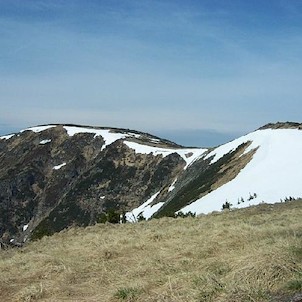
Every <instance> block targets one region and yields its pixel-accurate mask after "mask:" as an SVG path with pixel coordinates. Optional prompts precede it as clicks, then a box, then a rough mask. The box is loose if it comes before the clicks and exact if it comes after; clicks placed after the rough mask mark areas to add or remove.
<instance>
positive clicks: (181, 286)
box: [0, 201, 302, 302]
mask: <svg viewBox="0 0 302 302" xmlns="http://www.w3.org/2000/svg"><path fill="white" fill-rule="evenodd" d="M301 217H302V201H295V202H290V203H286V204H278V205H274V206H271V205H261V206H259V207H253V208H249V209H244V210H236V211H230V212H224V213H216V214H215V213H214V214H211V215H207V216H202V217H198V218H178V219H172V218H162V219H159V220H151V221H149V222H141V223H138V224H126V225H109V224H105V225H104V224H103V225H96V226H93V227H88V228H85V229H82V228H72V229H69V230H65V231H63V232H61V233H59V234H55V235H53V236H52V237H45V238H43V239H42V240H40V241H37V242H32V243H30V244H28V246H26V247H24V248H22V249H18V250H9V251H1V252H0V271H1V274H0V301H112V302H113V301H147V302H151V301H167V302H168V301H176V302H178V301H200V302H202V301H228V302H232V301H234V302H235V301H289V297H291V296H292V295H293V294H294V293H295V292H299V291H302V219H301Z"/></svg>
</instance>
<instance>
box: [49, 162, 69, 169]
mask: <svg viewBox="0 0 302 302" xmlns="http://www.w3.org/2000/svg"><path fill="white" fill-rule="evenodd" d="M64 166H66V163H63V164H60V165H58V166H54V167H53V168H52V169H53V170H59V169H61V168H62V167H64Z"/></svg>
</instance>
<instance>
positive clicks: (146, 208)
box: [126, 191, 164, 222]
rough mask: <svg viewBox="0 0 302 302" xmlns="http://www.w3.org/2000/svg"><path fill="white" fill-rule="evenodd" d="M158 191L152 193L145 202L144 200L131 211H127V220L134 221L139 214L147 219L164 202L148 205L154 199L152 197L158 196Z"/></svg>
mask: <svg viewBox="0 0 302 302" xmlns="http://www.w3.org/2000/svg"><path fill="white" fill-rule="evenodd" d="M159 193H160V191H158V192H157V193H155V194H154V195H152V196H151V197H150V198H149V199H148V200H147V201H146V202H144V203H143V204H142V205H140V206H139V207H138V208H135V209H133V210H132V211H131V212H127V213H126V219H127V221H129V222H136V221H137V218H138V216H139V215H143V216H144V217H145V218H146V219H149V218H150V217H151V216H152V215H153V214H154V213H155V212H157V211H158V210H159V208H160V207H161V206H162V205H163V204H164V203H163V202H159V203H157V204H155V205H153V206H150V204H151V203H152V202H153V201H154V199H155V198H156V197H157V196H158V194H159Z"/></svg>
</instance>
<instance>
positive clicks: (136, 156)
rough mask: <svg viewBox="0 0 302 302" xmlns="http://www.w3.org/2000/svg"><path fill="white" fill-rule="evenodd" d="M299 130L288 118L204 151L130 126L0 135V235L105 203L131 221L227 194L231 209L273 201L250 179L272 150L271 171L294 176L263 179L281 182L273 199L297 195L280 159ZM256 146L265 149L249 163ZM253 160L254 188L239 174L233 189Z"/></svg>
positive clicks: (194, 207)
mask: <svg viewBox="0 0 302 302" xmlns="http://www.w3.org/2000/svg"><path fill="white" fill-rule="evenodd" d="M301 128H302V127H301V124H299V123H291V122H285V123H280V122H278V123H275V124H267V125H265V126H263V127H260V128H259V129H258V130H256V131H254V132H252V133H250V134H247V135H245V136H242V137H240V138H238V139H235V140H233V141H231V142H229V143H227V144H223V145H221V146H218V147H216V148H211V149H205V148H187V147H183V146H179V145H178V144H175V143H173V142H170V141H168V140H165V139H161V138H158V137H156V136H153V135H150V134H148V133H143V132H139V131H135V130H129V129H122V128H110V127H109V128H108V127H94V126H88V127H87V126H79V125H73V124H66V125H65V124H50V125H40V126H36V127H30V128H27V129H25V130H23V131H20V132H19V133H15V134H11V135H7V136H1V137H0V180H1V181H0V192H1V193H0V237H1V238H2V240H12V239H13V240H16V241H19V242H24V241H26V240H28V239H29V238H40V237H42V236H43V235H51V234H52V233H54V232H58V231H60V230H62V229H64V228H66V227H69V226H71V225H82V226H86V225H91V224H94V223H96V222H99V221H102V217H103V216H104V215H105V214H108V212H110V211H117V212H119V213H125V214H126V217H127V218H128V220H132V221H133V220H134V221H135V220H136V219H137V218H138V216H139V215H143V216H146V217H145V218H151V217H162V216H173V215H174V214H175V213H176V212H178V211H184V212H188V211H191V212H196V213H197V214H199V213H207V212H211V211H215V210H220V209H221V207H222V204H223V203H225V202H226V201H228V202H229V203H232V204H233V206H236V207H246V206H248V205H249V204H257V203H261V202H262V201H263V200H262V198H265V197H266V198H268V197H269V198H268V199H269V200H265V201H269V202H273V200H271V199H272V198H270V197H271V196H270V195H269V194H268V193H267V192H266V191H265V190H264V189H263V188H262V187H261V186H260V184H261V181H257V179H260V178H261V177H259V175H258V176H257V173H259V167H262V166H265V165H267V163H268V162H269V159H270V158H271V159H272V161H273V162H272V163H271V164H270V165H269V166H268V167H267V170H268V171H271V172H272V171H273V172H274V173H275V174H277V173H276V171H277V170H278V169H283V170H284V171H287V173H289V174H293V177H292V176H288V179H290V180H291V179H292V180H291V181H292V182H294V183H293V184H290V182H288V183H287V187H285V186H283V185H282V183H281V184H279V183H278V182H280V181H282V182H285V180H284V178H282V177H277V176H278V175H277V176H269V177H272V179H274V181H275V182H276V183H275V184H270V183H269V182H265V181H264V183H265V186H267V187H268V188H269V187H272V190H275V191H278V190H277V189H274V188H275V187H276V186H277V187H279V191H278V194H277V193H276V194H275V195H273V196H274V201H275V202H276V201H279V200H280V198H281V199H284V198H286V196H289V195H286V194H290V196H293V197H294V198H296V197H299V196H301V195H302V194H300V191H299V188H297V183H296V180H295V179H294V177H295V176H296V178H297V179H298V180H299V179H302V175H300V172H299V171H298V170H299V169H297V171H294V170H292V169H287V168H286V167H287V165H288V163H289V164H290V165H293V163H295V158H296V161H297V162H299V158H301V156H300V154H302V136H301V134H302V132H300V130H299V129H301ZM280 139H281V141H280ZM282 140H285V141H284V142H285V143H286V144H287V146H283V145H282ZM280 146H281V147H282V148H281V147H280ZM290 147H291V148H290ZM278 148H281V149H282V150H283V151H282V152H283V153H284V158H283V159H282V157H283V154H282V152H281V153H280V152H279V151H278V152H279V153H278V152H277V151H276V150H278ZM287 149H293V150H294V151H292V152H290V151H289V150H287ZM300 150H301V153H299V152H300ZM277 153H278V154H277ZM261 154H266V155H267V157H266V158H264V159H265V160H264V159H263V160H262V161H261V160H260V161H259V160H258V163H257V165H258V166H257V165H256V166H257V167H258V168H257V167H256V168H255V167H254V168H253V165H254V162H255V158H256V160H257V158H259V156H260V155H261ZM274 154H277V155H274ZM286 154H289V156H286ZM278 162H279V166H280V167H279V166H278V167H279V168H278V169H275V168H274V165H275V163H278ZM281 163H283V164H282V165H283V166H282V165H281ZM251 167H252V168H253V169H254V170H253V169H252V170H251V171H252V175H253V176H252V177H251V176H249V177H250V178H249V182H250V181H251V182H252V183H254V184H258V187H257V186H252V187H251V186H250V185H249V184H248V182H247V181H246V182H243V181H242V180H241V186H242V187H244V189H237V188H236V186H234V183H235V184H236V182H240V179H242V175H244V173H245V171H247V169H251ZM257 169H258V170H257ZM286 169H287V170H286ZM301 170H302V169H301ZM260 171H261V170H260ZM261 173H263V172H261ZM260 176H261V174H260ZM291 177H292V178H291ZM251 179H252V180H251ZM228 187H230V189H227V188H228ZM240 190H241V191H240ZM282 190H284V192H283V193H284V194H283V195H282V196H281V195H280V194H281V193H282ZM237 191H238V194H237V193H236V194H237V195H236V194H233V193H234V192H237ZM239 192H240V193H239ZM254 194H256V196H255V195H254ZM251 196H252V197H253V198H251V199H249V198H250V197H251ZM276 196H277V197H278V198H276ZM240 198H243V199H245V201H246V202H245V203H244V202H241V199H240ZM248 199H249V200H248ZM131 217H132V218H133V219H132V218H131Z"/></svg>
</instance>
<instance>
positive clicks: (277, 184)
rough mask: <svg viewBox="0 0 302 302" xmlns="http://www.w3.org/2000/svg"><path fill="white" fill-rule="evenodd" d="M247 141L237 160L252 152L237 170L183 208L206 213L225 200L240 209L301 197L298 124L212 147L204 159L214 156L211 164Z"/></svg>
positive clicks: (301, 153)
mask: <svg viewBox="0 0 302 302" xmlns="http://www.w3.org/2000/svg"><path fill="white" fill-rule="evenodd" d="M291 126H292V125H291ZM247 143H249V145H248V146H246V147H245V149H244V152H243V155H240V157H238V158H237V162H240V160H241V159H242V157H243V156H245V155H247V154H249V153H250V152H251V153H253V155H252V157H251V160H250V161H249V162H248V163H247V164H246V166H245V167H244V168H243V169H241V171H240V173H238V174H237V175H236V177H234V178H233V179H230V180H229V181H228V182H227V183H225V184H224V185H223V186H220V187H218V188H217V189H216V190H213V191H212V192H209V194H207V195H206V196H203V197H202V198H199V199H197V200H196V201H195V202H193V203H191V204H190V205H188V206H186V207H184V208H182V211H184V212H187V211H193V212H196V213H197V214H199V213H209V212H211V211H213V210H219V209H221V206H222V204H223V203H225V202H226V201H227V202H229V203H231V204H232V205H233V206H234V207H237V208H241V207H246V206H249V205H255V204H259V203H261V202H271V203H273V202H274V201H276V200H279V201H280V199H281V200H285V199H291V198H298V197H301V196H302V189H301V185H300V184H301V181H302V166H301V163H302V131H301V130H300V128H299V126H298V127H296V128H294V127H292V129H290V128H289V127H286V126H284V127H283V128H282V127H281V125H280V124H279V125H278V124H276V125H275V126H273V127H272V126H271V125H269V126H267V127H264V128H263V129H262V130H257V131H255V132H253V133H250V134H248V135H245V136H243V137H241V138H239V139H236V140H234V141H232V142H230V143H228V144H225V145H223V146H220V147H218V148H216V149H214V150H213V151H212V152H210V153H209V154H208V155H207V156H206V157H205V159H207V158H212V157H213V158H212V160H211V165H215V164H216V163H217V162H219V160H220V159H222V158H223V157H224V156H225V154H230V152H233V150H236V148H238V146H241V145H242V144H247Z"/></svg>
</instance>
